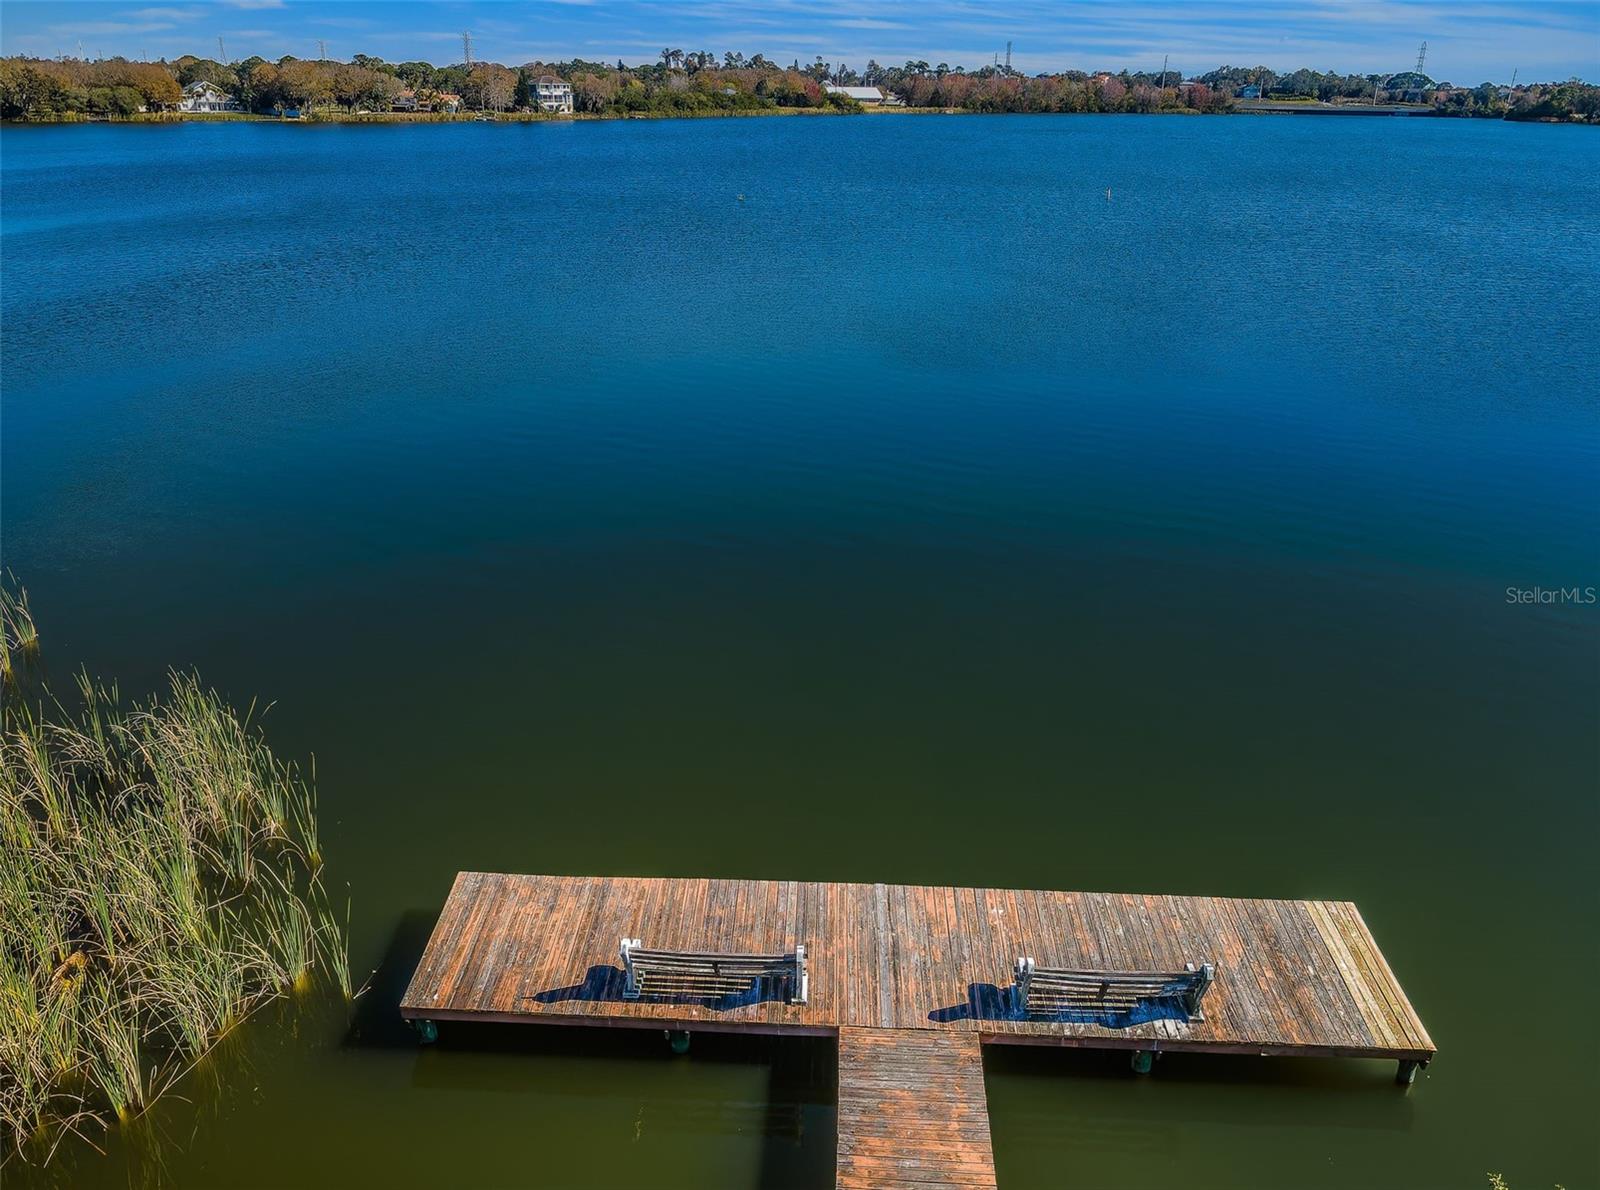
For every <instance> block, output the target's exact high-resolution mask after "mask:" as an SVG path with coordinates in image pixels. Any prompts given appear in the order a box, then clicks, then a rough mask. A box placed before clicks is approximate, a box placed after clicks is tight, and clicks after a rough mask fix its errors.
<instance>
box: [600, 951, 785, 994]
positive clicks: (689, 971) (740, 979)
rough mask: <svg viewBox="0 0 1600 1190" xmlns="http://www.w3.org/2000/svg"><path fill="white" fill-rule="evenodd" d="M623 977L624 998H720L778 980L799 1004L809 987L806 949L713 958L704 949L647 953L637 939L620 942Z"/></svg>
mask: <svg viewBox="0 0 1600 1190" xmlns="http://www.w3.org/2000/svg"><path fill="white" fill-rule="evenodd" d="M622 962H623V966H624V968H625V969H626V973H627V983H626V985H625V987H624V990H623V993H622V994H623V997H624V998H625V999H629V1000H636V999H638V998H639V997H640V996H641V995H679V996H701V997H706V998H714V999H721V998H724V997H727V996H730V995H734V994H737V993H740V992H747V991H754V990H756V989H758V988H760V987H761V986H762V985H763V984H770V983H773V982H775V981H777V980H783V981H784V982H785V983H786V984H787V993H788V995H787V998H788V999H789V1000H790V1002H792V1003H797V1004H804V1003H805V1002H806V996H807V992H808V989H809V976H808V974H807V970H806V949H805V947H804V946H796V947H795V948H794V952H793V953H792V954H779V955H766V954H716V953H712V952H707V951H682V950H646V949H645V948H644V946H643V945H641V944H640V941H639V939H637V938H624V939H623V940H622Z"/></svg>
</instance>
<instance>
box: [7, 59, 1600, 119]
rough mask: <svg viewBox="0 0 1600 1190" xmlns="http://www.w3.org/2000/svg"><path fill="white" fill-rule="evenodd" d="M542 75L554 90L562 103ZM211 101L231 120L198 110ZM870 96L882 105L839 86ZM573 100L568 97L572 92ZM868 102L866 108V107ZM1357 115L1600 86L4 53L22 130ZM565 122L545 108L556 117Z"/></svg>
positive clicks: (1591, 113) (1266, 72) (1226, 72)
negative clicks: (784, 117)
mask: <svg viewBox="0 0 1600 1190" xmlns="http://www.w3.org/2000/svg"><path fill="white" fill-rule="evenodd" d="M541 80H543V81H545V82H547V83H555V84H559V85H560V86H561V87H562V88H563V97H562V99H561V100H560V102H559V103H557V104H551V103H550V102H548V95H546V96H545V97H543V99H542V98H541V94H540V90H539V86H540V83H541ZM197 87H203V88H205V89H206V94H205V99H204V102H205V104H206V105H208V106H211V107H223V108H226V109H227V110H204V111H197V110H183V109H184V108H185V107H186V106H189V107H194V106H196V104H195V97H194V95H193V93H192V92H193V90H194V89H195V88H197ZM845 87H848V88H869V89H875V90H876V92H877V93H878V95H880V96H881V97H882V101H883V106H882V107H879V106H877V105H876V101H874V100H871V99H869V100H868V104H863V103H862V102H861V101H860V100H859V99H858V98H857V97H856V96H854V95H851V94H848V93H846V92H844V91H842V90H839V89H838V88H845ZM567 89H570V90H567ZM869 105H870V106H869ZM1294 105H1307V106H1306V107H1304V109H1303V110H1307V111H1311V110H1316V111H1321V112H1330V111H1331V112H1335V113H1337V112H1340V111H1344V112H1358V111H1363V110H1378V109H1388V108H1391V107H1398V108H1400V109H1402V110H1405V111H1407V112H1412V113H1415V114H1417V115H1435V116H1463V117H1478V118H1491V119H1506V120H1516V121H1541V122H1557V123H1587V124H1594V123H1600V87H1596V86H1593V85H1590V84H1588V83H1584V82H1581V81H1579V80H1577V79H1570V80H1567V81H1564V82H1553V83H1523V84H1519V85H1517V86H1514V87H1506V86H1498V85H1496V84H1493V83H1482V84H1480V85H1478V86H1476V87H1458V86H1454V85H1452V84H1451V83H1448V82H1443V83H1441V82H1436V81H1434V80H1433V79H1431V78H1429V77H1427V76H1426V75H1422V74H1417V73H1415V72H1411V71H1406V72H1402V73H1400V74H1393V75H1341V74H1339V73H1337V72H1335V71H1330V72H1328V73H1321V72H1317V71H1312V70H1305V69H1302V70H1297V71H1294V72H1292V73H1289V74H1281V75H1280V74H1278V73H1276V72H1275V71H1273V70H1270V69H1268V68H1267V67H1264V66H1254V67H1233V66H1224V67H1220V68H1218V69H1216V70H1213V71H1209V72H1207V73H1205V74H1201V75H1199V76H1196V77H1191V78H1185V77H1184V76H1183V75H1182V73H1181V72H1179V71H1176V70H1172V71H1165V70H1164V71H1160V72H1145V71H1136V72H1130V71H1127V70H1123V71H1120V72H1118V73H1115V74H1113V73H1111V72H1108V71H1098V72H1085V71H1076V70H1071V71H1063V72H1059V73H1052V74H1037V75H1024V74H1022V73H1021V72H1019V71H1016V70H1012V69H1010V68H1009V67H1001V66H998V65H996V66H985V67H983V68H982V69H980V70H976V71H967V70H964V69H962V68H961V67H959V66H958V67H950V66H948V65H947V64H945V63H939V64H938V65H934V66H930V65H929V64H928V63H927V62H920V61H912V62H907V63H905V64H904V65H903V66H890V67H885V66H880V65H879V64H878V63H877V62H875V61H873V62H869V63H868V64H867V66H866V68H865V69H864V70H863V71H860V72H857V71H855V70H852V69H850V68H849V67H848V66H846V65H844V64H842V63H839V64H830V63H827V62H824V61H823V60H822V59H821V58H818V59H817V60H816V61H815V62H813V63H812V64H810V65H808V66H802V65H801V64H800V63H799V62H798V61H796V62H794V63H793V64H792V65H790V66H788V67H782V66H779V65H778V64H777V63H775V62H772V61H771V60H769V59H767V58H765V57H764V56H763V55H761V54H755V55H753V56H751V57H748V58H747V57H746V56H745V55H743V54H739V53H733V52H728V53H725V54H723V55H722V56H721V57H720V58H718V57H717V56H716V55H715V54H712V53H710V52H709V51H701V52H691V53H686V52H685V51H683V50H675V49H664V50H662V51H661V54H660V60H659V61H658V62H651V63H644V64H639V65H634V66H628V65H625V64H624V63H623V62H621V61H620V60H619V61H618V62H616V63H615V64H614V65H613V64H608V63H604V62H589V61H583V60H574V61H570V62H555V63H543V62H529V63H526V64H524V65H522V66H518V67H508V66H503V65H500V64H498V63H493V62H477V63H472V64H470V65H469V64H467V63H460V64H456V65H450V66H442V67H436V66H434V65H432V64H431V63H427V62H421V61H415V62H401V63H389V62H385V61H383V60H382V59H380V58H374V57H370V56H368V55H365V54H357V55H355V56H354V57H353V58H352V59H351V60H350V61H349V62H339V61H334V60H331V59H316V60H313V59H300V58H294V57H285V58H281V59H279V60H278V61H276V62H269V61H267V60H265V59H263V58H260V57H251V58H245V59H241V60H238V61H232V62H219V61H216V60H213V59H209V58H197V57H194V56H190V55H185V56H183V57H180V58H177V59H174V60H173V61H170V62H168V61H158V62H134V61H129V60H127V59H123V58H109V59H101V60H98V61H88V60H85V59H81V58H71V57H62V58H59V59H41V58H25V57H12V58H0V119H5V120H10V121H17V122H29V123H80V122H119V123H166V122H177V121H187V120H200V121H217V122H227V121H245V120H262V119H284V118H290V119H295V120H302V121H305V122H308V123H413V122H415V123H447V122H460V121H469V120H482V119H493V120H511V121H534V120H578V119H629V118H633V119H640V118H658V117H672V116H742V115H778V114H801V113H811V114H821V113H827V114H856V113H860V112H863V111H869V110H870V111H880V110H885V111H886V110H893V111H898V112H906V113H936V112H942V113H973V114H985V113H1086V114H1087V113H1106V114H1109V113H1144V114H1156V113H1161V114H1167V113H1170V114H1188V115H1192V114H1202V115H1220V114H1230V113H1246V112H1256V113H1261V112H1265V111H1269V110H1270V111H1275V112H1291V113H1292V112H1293V111H1294V110H1296V108H1295V106H1294ZM569 106H570V111H568V110H561V111H552V110H549V109H550V108H551V107H560V108H567V107H569Z"/></svg>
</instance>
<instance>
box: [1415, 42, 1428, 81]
mask: <svg viewBox="0 0 1600 1190" xmlns="http://www.w3.org/2000/svg"><path fill="white" fill-rule="evenodd" d="M1427 60H1428V43H1427V42H1423V43H1422V45H1421V47H1420V48H1419V49H1418V50H1417V73H1418V74H1421V73H1422V64H1423V63H1424V62H1426V61H1427Z"/></svg>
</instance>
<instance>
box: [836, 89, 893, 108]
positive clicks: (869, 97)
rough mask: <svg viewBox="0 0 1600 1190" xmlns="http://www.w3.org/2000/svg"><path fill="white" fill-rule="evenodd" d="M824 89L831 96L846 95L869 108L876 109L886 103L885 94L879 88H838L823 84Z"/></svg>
mask: <svg viewBox="0 0 1600 1190" xmlns="http://www.w3.org/2000/svg"><path fill="white" fill-rule="evenodd" d="M822 89H823V90H824V91H826V92H827V93H828V94H829V95H845V96H848V97H849V98H851V99H854V100H855V101H856V102H857V103H863V104H866V105H867V106H868V107H876V106H877V105H879V104H881V103H883V102H884V99H883V92H882V91H880V90H879V89H878V88H877V87H836V86H834V85H833V84H832V83H823V84H822Z"/></svg>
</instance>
